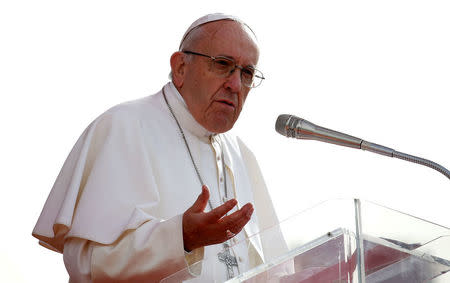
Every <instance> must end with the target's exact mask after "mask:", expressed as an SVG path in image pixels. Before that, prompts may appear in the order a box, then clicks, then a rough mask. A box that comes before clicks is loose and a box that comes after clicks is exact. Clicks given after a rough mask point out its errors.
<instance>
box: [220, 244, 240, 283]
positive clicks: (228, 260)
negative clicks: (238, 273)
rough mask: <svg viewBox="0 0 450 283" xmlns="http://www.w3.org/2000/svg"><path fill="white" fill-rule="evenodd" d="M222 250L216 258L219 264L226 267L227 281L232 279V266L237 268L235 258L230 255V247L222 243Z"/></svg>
mask: <svg viewBox="0 0 450 283" xmlns="http://www.w3.org/2000/svg"><path fill="white" fill-rule="evenodd" d="M223 247H224V250H223V252H220V253H218V254H217V257H218V258H219V260H220V261H221V262H223V263H224V264H225V265H226V266H227V279H231V278H233V277H234V271H233V266H238V264H237V260H236V257H235V256H232V255H231V253H230V246H229V245H228V244H227V243H223Z"/></svg>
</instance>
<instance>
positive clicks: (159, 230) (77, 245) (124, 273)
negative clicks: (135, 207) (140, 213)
mask: <svg viewBox="0 0 450 283" xmlns="http://www.w3.org/2000/svg"><path fill="white" fill-rule="evenodd" d="M181 222H182V217H181V215H180V216H176V217H174V218H172V219H169V220H167V221H164V222H160V223H156V224H155V223H152V221H149V222H146V223H144V224H143V225H141V226H140V227H139V228H138V229H136V230H134V231H128V232H126V233H125V234H123V235H122V236H121V237H120V238H119V239H118V240H117V241H116V242H115V243H113V244H110V245H100V244H98V243H94V242H91V241H88V240H85V239H80V238H71V239H68V240H67V241H66V243H65V244H64V264H65V265H66V268H67V271H68V273H69V275H70V278H71V280H72V281H74V282H82V283H84V282H159V281H160V280H162V279H164V278H166V277H168V276H173V278H172V277H171V280H170V282H181V281H182V280H186V279H189V278H191V277H192V274H191V273H190V272H189V270H186V269H184V268H185V267H186V266H187V265H189V263H190V261H197V260H199V259H201V258H202V257H203V248H201V249H197V250H195V251H193V252H191V253H190V254H186V257H185V256H184V255H183V252H181V253H180V251H183V241H182V240H181V241H180V238H181V237H180V235H176V234H174V232H175V233H176V232H177V231H180V229H181V225H182V223H181ZM179 270H182V271H181V272H177V271H179Z"/></svg>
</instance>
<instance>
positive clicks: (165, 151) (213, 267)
mask: <svg viewBox="0 0 450 283" xmlns="http://www.w3.org/2000/svg"><path fill="white" fill-rule="evenodd" d="M164 89H165V93H166V96H167V99H168V101H169V104H170V105H171V107H172V109H173V111H174V114H175V116H176V117H177V119H178V121H179V122H180V125H181V127H182V128H183V130H184V133H185V135H186V139H187V141H188V143H189V146H190V148H191V151H192V155H193V158H194V160H195V162H196V163H197V166H198V167H199V171H200V174H201V175H202V177H203V179H204V181H205V183H206V184H207V185H208V187H209V190H210V195H211V202H212V205H213V207H217V206H219V205H220V204H222V203H223V200H224V199H223V197H224V195H225V192H224V189H223V188H224V186H223V185H222V183H223V182H224V181H225V182H227V184H228V198H233V197H235V198H236V199H237V200H238V205H237V207H238V208H241V207H242V206H243V205H244V204H246V203H248V202H250V203H253V205H254V208H255V213H253V215H252V218H251V219H250V221H249V223H248V224H247V225H246V226H245V228H244V229H243V230H242V231H241V232H240V233H239V234H238V235H237V236H236V237H235V238H234V239H235V242H236V241H241V242H242V243H245V242H246V243H247V244H246V245H242V244H241V245H236V246H235V247H234V248H232V252H233V255H234V256H236V258H237V259H238V267H236V269H238V270H237V272H239V273H242V272H243V271H246V270H248V269H250V268H251V267H253V266H255V265H257V264H259V263H261V262H262V261H264V260H267V259H271V258H274V257H275V256H277V255H279V254H281V253H283V251H284V250H285V245H284V242H283V241H282V239H277V240H274V239H273V237H267V239H265V238H266V237H251V238H250V241H248V240H247V241H246V240H245V239H246V238H247V237H248V236H250V235H254V234H256V233H258V232H259V231H261V230H263V229H266V228H268V227H272V226H274V225H276V224H277V218H276V215H275V212H274V209H273V205H272V202H271V200H270V197H269V195H268V193H267V189H266V186H265V184H264V181H263V178H262V176H261V172H260V169H259V167H258V165H257V162H256V159H255V158H254V156H253V154H252V153H251V152H250V151H249V150H248V148H247V147H246V146H245V145H244V144H243V143H242V141H241V140H240V139H239V138H237V137H234V136H232V135H231V134H229V133H225V134H219V135H215V134H212V133H210V132H208V131H207V130H206V129H204V128H203V127H202V126H201V125H200V124H198V123H197V122H196V121H195V119H194V118H193V117H192V115H191V114H190V113H189V112H188V110H187V108H186V104H185V102H184V100H183V98H182V97H181V95H180V94H179V93H178V91H177V90H176V88H175V87H174V85H173V84H172V83H168V84H167V85H166V86H165V87H164ZM219 142H220V143H219ZM217 144H221V147H220V148H221V149H222V150H223V159H224V160H223V161H224V164H225V167H224V168H225V172H223V170H220V168H221V164H222V163H221V162H222V160H220V159H221V155H220V154H218V152H217V150H214V147H213V146H217ZM222 168H223V167H222ZM224 177H225V178H226V179H225V180H224ZM200 192H201V184H200V182H199V180H198V178H197V176H196V172H195V169H194V167H193V165H192V162H191V159H190V157H189V154H188V152H187V149H186V146H185V144H184V141H183V139H182V137H181V135H180V132H179V129H178V127H177V125H176V122H175V120H174V118H173V117H172V116H171V114H170V112H169V109H168V107H167V105H166V103H165V101H164V98H163V95H162V92H161V91H160V92H158V93H157V94H155V95H152V96H148V97H145V98H142V99H139V100H136V101H132V102H128V103H123V104H120V105H118V106H115V107H113V108H111V109H110V110H108V111H106V112H105V113H104V114H102V115H101V116H100V117H98V118H97V119H96V120H95V121H93V122H92V123H91V124H90V125H89V127H88V128H87V129H86V130H85V131H84V133H83V134H82V135H81V137H80V138H79V140H78V141H77V143H76V144H75V146H74V148H73V149H72V151H71V153H70V155H69V156H68V158H67V160H66V162H65V163H64V166H63V168H62V170H61V172H60V174H59V176H58V178H57V180H56V182H55V184H54V186H53V188H52V191H51V193H50V195H49V197H48V199H47V201H46V203H45V206H44V208H43V210H42V213H41V215H40V217H39V220H38V222H37V224H36V226H35V228H34V230H33V236H35V237H36V238H38V239H39V240H40V243H41V244H42V245H44V246H46V247H48V248H51V249H53V250H55V251H58V252H60V253H64V262H65V265H66V268H67V270H68V273H69V275H70V278H71V279H70V280H71V281H70V282H102V281H109V282H110V281H111V280H112V281H114V282H118V281H121V280H123V281H124V282H159V281H160V280H162V279H163V278H165V277H167V276H169V275H170V274H173V273H175V272H177V271H179V270H183V269H186V268H187V267H189V266H190V265H191V264H192V263H194V262H195V261H197V260H202V259H203V260H204V263H203V266H202V267H201V274H200V275H198V274H195V272H193V271H191V270H189V268H187V269H186V271H181V272H178V275H179V278H182V280H191V281H189V282H213V280H217V281H218V282H221V281H224V280H225V279H226V277H225V274H226V267H225V265H224V264H223V263H221V262H220V261H219V260H218V258H217V254H218V253H219V252H220V251H221V250H222V248H223V246H222V245H214V246H207V247H205V248H200V249H197V250H194V251H193V252H192V253H191V254H186V253H185V252H184V248H183V236H182V215H183V213H184V212H185V211H186V209H188V208H189V207H190V206H191V205H192V204H193V203H194V202H195V200H196V198H197V197H198V195H199V194H200ZM207 210H209V207H208V208H207ZM277 243H279V245H278V244H277ZM231 244H233V242H231ZM209 265H210V266H209ZM194 275H196V276H194ZM236 275H237V273H236ZM180 280H181V279H180Z"/></svg>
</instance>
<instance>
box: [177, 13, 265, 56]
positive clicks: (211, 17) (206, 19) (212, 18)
mask: <svg viewBox="0 0 450 283" xmlns="http://www.w3.org/2000/svg"><path fill="white" fill-rule="evenodd" d="M222 20H230V21H235V22H239V23H241V24H243V25H246V26H247V27H248V29H249V30H250V31H251V32H252V33H253V30H252V29H251V28H250V27H249V26H248V25H247V24H246V23H244V22H243V21H241V20H240V19H239V18H238V17H236V16H233V15H227V14H223V13H214V14H208V15H205V16H203V17H201V18H199V19H197V20H196V21H194V22H193V23H192V24H191V25H190V26H189V28H188V29H187V30H186V32H185V33H184V35H183V37H182V39H181V42H180V47H179V49H180V50H181V46H182V45H183V42H184V40H185V39H186V37H187V36H188V34H189V33H191V31H193V30H194V29H196V28H198V27H199V26H201V25H204V24H206V23H211V22H216V21H222ZM253 35H255V34H254V33H253ZM255 37H256V35H255Z"/></svg>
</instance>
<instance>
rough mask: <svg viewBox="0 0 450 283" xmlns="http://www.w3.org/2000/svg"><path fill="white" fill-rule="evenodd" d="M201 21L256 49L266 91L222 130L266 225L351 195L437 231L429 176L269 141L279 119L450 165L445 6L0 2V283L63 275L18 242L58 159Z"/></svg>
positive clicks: (142, 85) (160, 78) (439, 189)
mask: <svg viewBox="0 0 450 283" xmlns="http://www.w3.org/2000/svg"><path fill="white" fill-rule="evenodd" d="M154 3H158V4H154ZM215 3H220V4H215ZM211 12H224V13H230V14H235V15H237V16H238V17H240V18H242V19H243V20H244V21H245V22H247V23H248V24H249V25H250V26H251V27H252V29H253V30H254V31H255V33H256V34H257V36H258V39H259V44H260V49H261V57H260V63H259V69H260V70H261V71H262V72H263V73H264V75H265V76H266V77H267V80H266V81H264V82H263V84H262V85H261V86H260V87H258V88H257V89H255V90H253V91H252V92H251V93H250V95H249V97H248V99H247V103H246V105H245V107H244V111H243V113H242V114H241V118H240V120H239V121H238V123H237V124H236V127H235V131H236V133H237V134H238V135H239V136H240V137H242V139H243V140H244V141H245V142H246V143H247V144H248V145H249V147H250V148H251V149H252V150H253V152H254V153H255V155H256V156H257V159H258V161H259V162H260V166H261V168H262V171H263V173H264V176H265V180H266V183H267V185H268V187H269V190H270V193H271V195H272V199H273V202H274V204H275V207H276V209H277V212H278V216H279V218H280V219H285V218H287V217H289V216H290V215H293V214H294V213H296V212H298V211H301V210H303V209H306V208H307V207H310V206H311V205H313V204H316V203H318V202H320V201H323V200H326V199H332V198H355V197H357V198H362V199H367V200H371V201H373V202H376V203H380V204H383V205H386V206H388V207H391V208H394V209H397V210H399V211H404V212H407V213H409V214H412V215H415V216H418V217H421V218H424V219H427V220H430V221H432V222H436V223H438V224H441V225H444V226H447V227H450V217H449V215H450V208H448V207H449V206H448V200H449V196H450V182H449V181H450V180H449V179H447V178H446V177H444V176H443V175H441V174H440V173H438V172H436V171H434V170H431V169H429V168H426V167H423V166H419V165H416V164H412V163H407V162H405V161H401V160H394V159H391V158H388V157H384V156H379V155H375V154H372V153H369V152H363V151H358V150H354V149H348V148H342V147H338V146H334V145H330V144H324V143H319V142H315V141H300V140H294V139H287V138H285V137H282V136H280V135H279V134H277V133H276V132H275V130H274V125H275V120H276V118H277V116H278V115H279V114H283V113H287V114H293V115H296V116H299V117H302V118H304V119H307V120H309V121H311V122H313V123H316V124H318V125H321V126H324V127H327V128H331V129H334V130H339V131H342V132H345V133H347V134H350V135H353V136H357V137H360V138H362V139H366V140H368V141H371V142H375V143H379V144H382V145H385V146H388V147H392V148H394V149H396V150H398V151H402V152H406V153H409V154H414V155H418V156H420V157H423V158H427V159H431V160H433V161H435V162H437V163H439V164H441V165H443V166H445V167H446V168H447V169H448V168H450V146H449V145H450V131H449V124H450V123H449V122H450V114H449V110H448V108H449V102H448V98H447V97H449V95H450V83H449V77H450V67H449V66H450V52H449V50H450V36H449V34H450V17H449V16H448V15H450V4H449V3H448V1H398V0H389V1H387V0H386V1H371V2H369V1H283V2H282V1H267V2H265V1H226V2H223V1H220V2H213V1H177V2H175V1H157V2H150V1H72V2H67V1H46V0H44V1H3V2H1V3H0V42H1V43H0V94H1V98H2V106H3V107H2V111H0V118H1V119H0V121H1V129H2V138H1V147H0V151H1V152H0V153H1V154H0V156H1V163H0V165H1V169H2V170H1V172H2V173H3V174H2V175H1V178H0V184H1V189H2V192H3V197H2V198H1V205H0V212H1V213H0V215H1V220H2V224H3V229H2V231H3V232H2V238H1V239H2V242H3V245H2V247H0V273H1V274H2V278H5V276H6V281H5V282H66V281H67V280H68V276H67V274H66V271H65V269H64V265H63V262H62V256H61V255H59V254H56V253H54V252H50V251H48V250H46V249H45V248H43V247H40V246H39V245H38V243H37V240H36V239H34V238H33V237H32V236H31V232H32V230H33V227H34V225H35V223H36V220H37V218H38V216H39V214H40V211H41V209H42V207H43V205H44V202H45V200H46V198H47V195H48V193H49V192H50V189H51V187H52V185H53V182H54V180H55V178H56V176H57V174H58V172H59V170H60V168H61V166H62V164H63V162H64V160H65V158H66V157H67V155H68V153H69V151H70V149H71V148H72V146H73V144H74V143H75V141H76V139H77V138H78V136H79V135H80V134H81V132H82V131H83V130H84V128H85V127H86V126H87V125H88V124H89V123H90V122H91V121H92V120H93V119H95V117H97V116H98V115H99V114H101V113H102V112H104V111H105V110H106V109H108V108H110V107H111V106H113V105H115V104H118V103H120V102H123V101H127V100H132V99H136V98H140V97H143V96H146V95H150V94H153V93H156V92H157V91H159V90H160V89H161V87H162V86H163V85H164V84H165V83H166V82H167V81H168V74H169V71H170V70H169V57H170V55H171V54H172V52H174V51H176V49H177V47H178V44H179V40H180V38H181V36H182V35H183V33H184V31H185V29H186V28H187V27H188V26H189V25H190V24H191V22H193V21H194V20H195V19H197V18H198V17H200V16H202V15H204V14H206V13H211ZM330 228H335V227H330ZM303 229H308V227H307V225H305V227H303ZM405 229H406V228H405Z"/></svg>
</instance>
